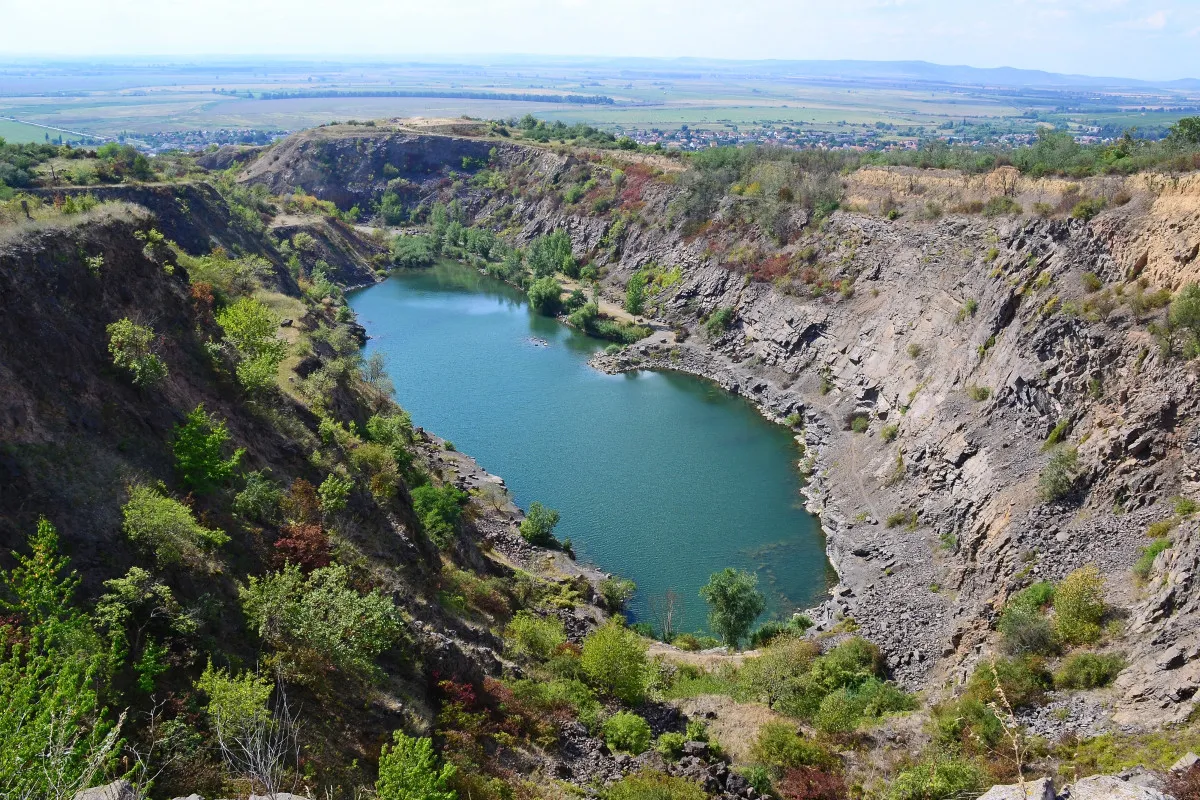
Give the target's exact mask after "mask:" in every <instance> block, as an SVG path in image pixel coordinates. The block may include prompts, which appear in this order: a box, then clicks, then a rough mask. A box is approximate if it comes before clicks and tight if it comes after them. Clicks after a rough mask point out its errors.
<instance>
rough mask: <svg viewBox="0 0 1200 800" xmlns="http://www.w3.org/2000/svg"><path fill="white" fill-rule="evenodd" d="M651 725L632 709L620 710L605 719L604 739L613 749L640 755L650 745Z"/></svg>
mask: <svg viewBox="0 0 1200 800" xmlns="http://www.w3.org/2000/svg"><path fill="white" fill-rule="evenodd" d="M651 735H652V734H651V732H650V725H649V724H648V723H647V722H646V720H644V719H642V718H641V717H639V716H638V715H637V714H634V713H633V712H632V711H618V712H617V713H616V714H613V715H612V716H611V717H609V718H608V719H607V720H605V721H604V741H605V743H606V744H607V745H608V746H609V747H611V748H612V749H613V750H619V751H621V752H624V753H629V754H631V755H635V756H636V755H640V754H642V753H644V752H646V750H647V749H648V748H649V747H650V737H651Z"/></svg>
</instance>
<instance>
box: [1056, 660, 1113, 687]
mask: <svg viewBox="0 0 1200 800" xmlns="http://www.w3.org/2000/svg"><path fill="white" fill-rule="evenodd" d="M1124 667H1125V659H1124V658H1122V657H1121V656H1119V655H1116V654H1112V655H1097V654H1095V653H1076V654H1075V655H1073V656H1071V657H1070V658H1068V659H1067V660H1066V661H1065V662H1063V665H1062V666H1061V667H1059V670H1058V672H1056V673H1054V686H1055V688H1057V689H1098V688H1100V687H1101V686H1108V685H1109V684H1110V683H1112V682H1113V681H1114V680H1116V678H1117V675H1119V674H1120V672H1121V670H1122V669H1124Z"/></svg>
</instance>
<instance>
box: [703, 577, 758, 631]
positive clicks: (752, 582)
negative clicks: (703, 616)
mask: <svg viewBox="0 0 1200 800" xmlns="http://www.w3.org/2000/svg"><path fill="white" fill-rule="evenodd" d="M757 585H758V576H756V575H754V574H752V573H749V572H743V571H740V570H735V569H732V568H730V567H726V568H725V569H723V570H721V571H720V572H714V573H713V574H712V575H711V576H710V577H709V579H708V583H706V584H704V586H703V587H702V588H701V589H700V596H701V597H703V598H704V601H705V602H706V603H708V608H709V611H708V624H709V625H711V626H712V629H713V630H714V631H716V632H717V634H718V635H720V637H721V638H722V639H724V640H725V644H726V645H727V646H728V647H730V648H731V649H733V650H736V649H737V648H738V644H739V643H740V642H741V641H742V639H745V638H746V634H748V633H749V632H750V626H751V625H753V624H754V621H755V620H756V619H758V615H759V614H761V613H762V612H763V609H764V608H766V601H765V600H763V596H762V593H761V592H759V591H758V589H757V588H755V587H756V586H757Z"/></svg>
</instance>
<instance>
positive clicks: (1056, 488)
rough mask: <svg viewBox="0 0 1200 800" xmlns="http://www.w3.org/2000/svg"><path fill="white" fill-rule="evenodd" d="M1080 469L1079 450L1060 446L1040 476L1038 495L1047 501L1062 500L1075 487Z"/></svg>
mask: <svg viewBox="0 0 1200 800" xmlns="http://www.w3.org/2000/svg"><path fill="white" fill-rule="evenodd" d="M1078 470H1079V451H1078V450H1076V449H1075V448H1074V447H1060V448H1058V449H1057V450H1055V451H1054V454H1053V455H1051V456H1050V461H1049V463H1047V464H1046V466H1045V468H1044V469H1042V472H1041V474H1040V475H1039V476H1038V496H1039V497H1041V498H1042V500H1044V501H1045V502H1047V503H1050V502H1053V501H1055V500H1061V499H1063V498H1064V497H1066V496H1067V495H1068V494H1070V493H1071V490H1072V489H1073V488H1074V487H1075V479H1076V477H1077V476H1078Z"/></svg>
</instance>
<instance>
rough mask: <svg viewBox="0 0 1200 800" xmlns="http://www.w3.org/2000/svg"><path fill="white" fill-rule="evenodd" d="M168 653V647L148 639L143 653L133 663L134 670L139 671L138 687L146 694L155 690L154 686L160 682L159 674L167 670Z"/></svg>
mask: <svg viewBox="0 0 1200 800" xmlns="http://www.w3.org/2000/svg"><path fill="white" fill-rule="evenodd" d="M166 655H167V648H166V647H165V646H163V645H161V644H159V643H158V642H156V641H154V640H153V639H146V644H145V646H144V647H143V648H142V655H141V657H140V658H138V660H137V663H135V664H134V665H133V671H134V672H135V673H137V676H138V678H137V684H138V688H139V689H141V690H142V691H143V692H145V693H146V694H150V693H151V692H153V691H154V687H155V685H156V683H157V682H158V676H159V675H162V674H163V673H164V672H166V671H167V664H166V662H165V661H164V659H165V658H166Z"/></svg>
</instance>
